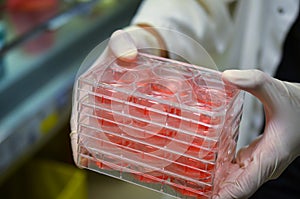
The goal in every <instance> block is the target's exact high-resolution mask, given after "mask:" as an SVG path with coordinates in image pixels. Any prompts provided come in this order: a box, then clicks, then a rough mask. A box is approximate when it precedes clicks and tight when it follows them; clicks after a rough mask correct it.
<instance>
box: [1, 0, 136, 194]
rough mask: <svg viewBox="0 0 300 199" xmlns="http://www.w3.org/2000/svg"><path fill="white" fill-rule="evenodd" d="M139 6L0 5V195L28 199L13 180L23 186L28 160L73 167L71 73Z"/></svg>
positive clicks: (116, 0)
mask: <svg viewBox="0 0 300 199" xmlns="http://www.w3.org/2000/svg"><path fill="white" fill-rule="evenodd" d="M20 2H21V3H20ZM24 2H25V3H27V5H24ZM41 2H44V3H48V4H47V6H45V5H42V4H41ZM139 2H140V1H139V0H91V1H71V0H68V1H67V0H66V1H51V0H48V1H36V0H30V1H16V0H15V1H10V3H11V5H10V6H3V5H4V3H5V2H4V1H0V9H1V11H0V13H1V15H0V17H1V21H0V67H1V68H0V96H1V97H0V110H1V111H0V157H1V161H0V197H1V198H2V197H3V198H18V197H22V198H31V196H30V191H28V190H27V191H25V190H26V189H27V188H28V186H25V185H24V186H22V183H16V182H17V181H19V182H23V183H25V184H26V180H28V179H30V178H28V175H27V177H26V176H25V173H24V172H23V171H25V168H26V171H27V170H28V168H32V162H35V160H36V159H46V160H53V161H55V162H61V163H62V164H67V165H69V166H71V167H73V168H75V166H74V164H73V160H72V156H71V148H70V142H69V132H70V129H69V119H70V112H71V101H72V99H71V98H72V87H73V83H74V80H75V76H76V72H77V70H78V68H79V66H80V64H81V62H82V61H83V59H84V58H85V56H86V55H87V54H88V53H89V52H90V51H91V50H92V49H93V48H94V47H95V46H96V45H97V44H99V43H100V42H102V41H103V40H105V39H107V38H109V36H110V35H111V33H112V32H113V31H114V30H116V29H118V28H122V27H124V26H126V25H127V24H129V22H130V20H131V17H132V16H133V14H134V13H135V11H136V9H137V7H138V5H139ZM34 3H36V4H34ZM1 27H3V28H2V29H1ZM1 42H2V43H1ZM29 165H30V166H29ZM54 165H55V164H54ZM23 169H24V170H23ZM29 170H30V169H29ZM22 173H23V174H24V175H23V174H22ZM33 173H34V172H33ZM33 179H36V178H33ZM24 180H25V182H24ZM17 184H19V185H17ZM29 184H30V183H29ZM22 192H23V194H22ZM13 193H14V194H13ZM16 193H18V194H16Z"/></svg>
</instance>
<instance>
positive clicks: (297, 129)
mask: <svg viewBox="0 0 300 199" xmlns="http://www.w3.org/2000/svg"><path fill="white" fill-rule="evenodd" d="M222 77H223V80H224V81H226V82H229V83H230V84H232V85H234V86H236V87H238V88H240V89H242V90H245V91H247V92H249V93H251V94H253V95H254V96H256V97H257V98H258V99H259V100H260V101H261V102H262V103H263V105H264V110H265V116H266V124H265V130H264V133H263V134H262V136H260V137H258V138H257V139H256V140H255V141H254V142H252V143H251V144H250V145H249V146H248V147H245V148H242V149H241V150H240V151H239V152H238V154H237V157H236V162H235V163H233V164H232V165H231V168H229V173H230V174H229V176H228V178H227V179H226V180H225V181H224V182H221V185H220V190H219V191H218V193H217V195H216V196H214V197H213V198H214V199H228V198H248V197H249V196H251V195H252V194H253V193H254V192H255V191H256V190H257V189H258V188H259V187H260V186H261V185H262V184H263V183H265V182H266V181H268V180H271V179H276V178H278V177H279V176H280V174H281V173H282V172H283V171H284V170H285V169H286V167H287V166H288V165H289V164H290V163H291V162H292V161H293V160H294V159H295V158H296V157H297V156H299V154H300V123H299V121H300V120H299V118H300V84H296V83H289V82H284V81H280V80H277V79H275V78H272V77H270V76H268V75H267V74H265V73H263V72H261V71H258V70H245V71H238V70H228V71H225V72H224V73H223V76H222Z"/></svg>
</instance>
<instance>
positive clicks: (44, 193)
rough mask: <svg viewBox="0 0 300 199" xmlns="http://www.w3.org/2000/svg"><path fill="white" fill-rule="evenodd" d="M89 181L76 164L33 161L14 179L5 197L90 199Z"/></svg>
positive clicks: (11, 198)
mask: <svg viewBox="0 0 300 199" xmlns="http://www.w3.org/2000/svg"><path fill="white" fill-rule="evenodd" d="M86 178H87V177H86V173H85V171H84V170H81V169H78V168H76V167H74V166H72V165H69V164H66V163H61V162H56V161H52V160H33V161H31V162H30V163H28V164H27V165H26V166H25V167H24V168H22V169H20V171H19V172H18V174H17V175H16V176H15V177H14V179H10V183H9V184H10V188H8V187H7V188H6V193H5V194H4V195H2V196H4V198H10V199H14V198H23V199H24V198H26V199H27V198H30V199H40V198H43V199H87V186H86V183H87V182H86V180H87V179H86ZM7 189H10V191H8V190H7ZM7 191H8V192H7Z"/></svg>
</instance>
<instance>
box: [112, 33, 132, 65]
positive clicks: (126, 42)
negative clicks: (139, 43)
mask: <svg viewBox="0 0 300 199" xmlns="http://www.w3.org/2000/svg"><path fill="white" fill-rule="evenodd" d="M108 46H109V48H110V50H111V51H112V53H113V54H114V55H115V56H116V57H117V58H118V59H120V60H122V61H127V62H131V61H134V60H135V58H136V56H137V53H138V51H137V47H136V45H135V43H134V41H133V39H132V38H131V36H130V35H129V34H128V33H127V32H126V31H124V30H117V31H115V32H114V33H113V34H112V36H111V38H110V40H109V44H108Z"/></svg>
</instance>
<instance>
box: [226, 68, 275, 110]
mask: <svg viewBox="0 0 300 199" xmlns="http://www.w3.org/2000/svg"><path fill="white" fill-rule="evenodd" d="M222 79H223V81H224V82H227V83H229V84H231V85H233V86H235V87H237V88H239V89H242V90H244V91H247V92H249V93H251V94H252V95H254V96H255V97H257V98H258V99H259V100H260V101H261V102H262V103H263V104H264V107H265V110H266V112H267V114H268V113H270V112H272V111H273V110H275V109H274V108H276V107H278V105H280V101H279V99H280V96H278V93H277V92H274V91H275V90H277V89H275V88H274V87H277V88H278V87H279V86H278V84H279V81H278V80H275V79H274V78H272V77H270V76H269V75H267V74H266V73H264V72H262V71H259V70H227V71H224V72H223V74H222Z"/></svg>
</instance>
